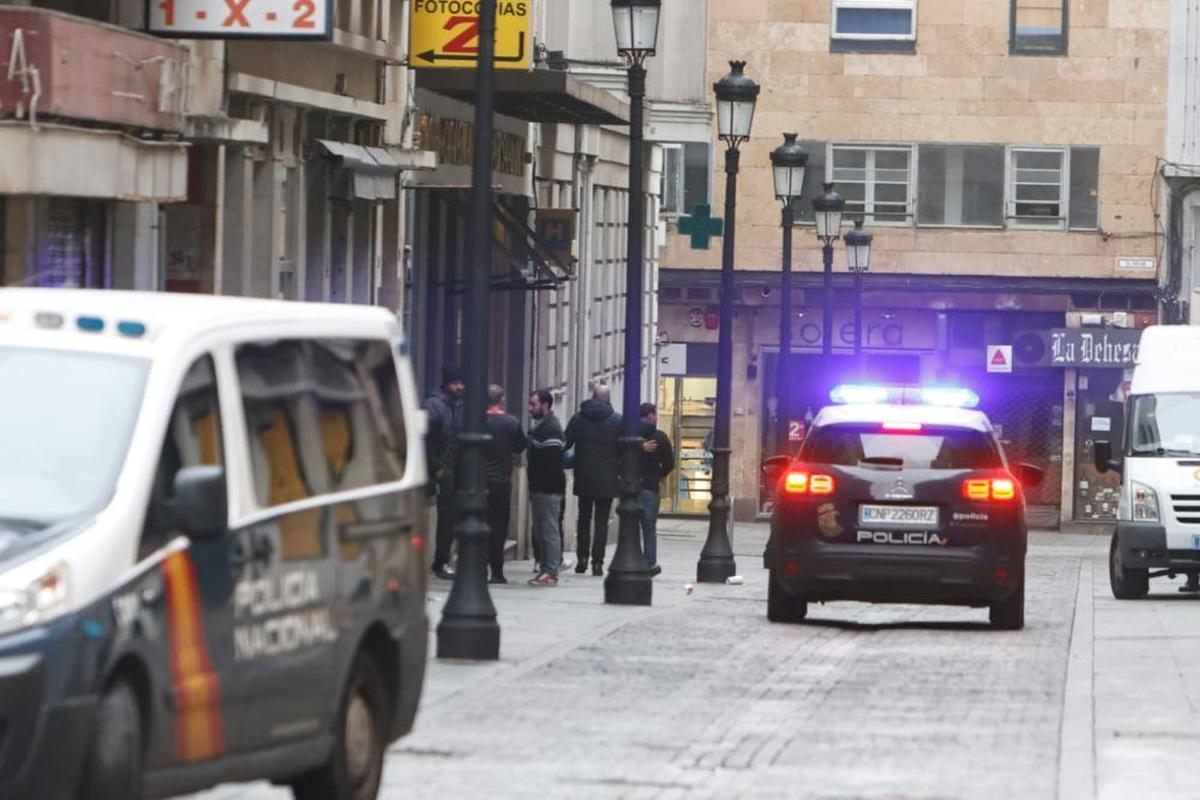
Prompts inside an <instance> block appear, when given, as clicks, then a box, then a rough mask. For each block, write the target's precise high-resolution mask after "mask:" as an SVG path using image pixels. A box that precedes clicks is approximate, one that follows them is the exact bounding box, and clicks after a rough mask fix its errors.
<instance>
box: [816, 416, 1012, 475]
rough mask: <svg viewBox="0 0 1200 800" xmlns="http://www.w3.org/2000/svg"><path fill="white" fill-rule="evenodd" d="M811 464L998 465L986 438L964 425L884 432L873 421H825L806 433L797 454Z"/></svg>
mask: <svg viewBox="0 0 1200 800" xmlns="http://www.w3.org/2000/svg"><path fill="white" fill-rule="evenodd" d="M800 457H801V459H803V460H804V461H807V462H809V463H813V464H831V465H834V466H840V467H856V466H860V465H862V466H871V465H889V466H892V465H894V466H901V467H904V468H906V469H995V468H998V467H1001V466H1003V465H1002V464H1001V462H1000V455H999V453H998V452H996V449H995V447H993V446H992V443H991V440H990V439H989V437H988V436H987V435H986V434H984V433H981V432H979V431H974V430H970V429H968V428H949V427H930V426H926V427H925V428H923V429H922V430H920V431H912V432H907V431H906V432H903V433H889V432H886V431H883V430H882V429H881V427H880V426H879V425H828V426H823V427H819V428H817V429H816V430H815V431H813V432H812V434H810V436H809V437H808V439H807V441H806V442H805V445H804V449H803V450H802V452H801V454H800Z"/></svg>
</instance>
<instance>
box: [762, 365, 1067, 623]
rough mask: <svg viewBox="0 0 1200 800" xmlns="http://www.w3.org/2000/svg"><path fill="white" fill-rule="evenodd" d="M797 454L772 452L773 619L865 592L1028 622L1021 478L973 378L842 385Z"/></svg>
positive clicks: (794, 618)
mask: <svg viewBox="0 0 1200 800" xmlns="http://www.w3.org/2000/svg"><path fill="white" fill-rule="evenodd" d="M830 399H831V400H832V401H833V403H834V405H831V406H828V407H826V408H824V409H822V410H821V412H820V413H819V414H818V415H817V417H816V419H814V420H813V424H812V429H811V431H810V432H809V434H808V436H806V437H805V440H804V444H803V445H802V446H801V448H800V451H799V453H798V454H797V455H796V457H795V458H794V459H790V458H787V457H777V458H773V459H768V460H767V462H766V470H767V472H768V477H769V478H771V479H774V480H777V481H778V487H779V488H778V499H777V501H776V504H775V510H774V515H773V516H772V519H771V535H770V539H769V541H768V543H767V550H766V553H765V556H764V560H765V566H766V567H767V568H768V569H770V570H771V577H770V582H769V591H768V593H767V616H768V618H769V619H770V620H771V621H773V622H800V621H801V620H803V619H804V618H805V616H806V615H807V613H808V604H809V603H814V602H816V603H825V602H830V601H835V600H857V601H864V602H872V603H930V604H940V605H962V606H972V607H977V608H978V607H985V608H987V609H988V617H989V620H990V622H991V624H992V625H993V627H996V628H1000V629H1003V630H1018V629H1020V628H1022V627H1024V625H1025V552H1026V547H1027V540H1028V529H1027V528H1026V523H1025V501H1024V494H1023V491H1022V488H1023V487H1033V486H1037V485H1038V484H1040V483H1041V482H1042V480H1043V478H1044V475H1043V473H1042V471H1041V470H1040V469H1038V468H1037V467H1035V466H1032V465H1029V464H1009V462H1008V460H1007V458H1006V457H1005V454H1004V450H1003V449H1002V448H1001V446H1000V443H999V441H998V440H997V439H996V435H995V433H994V431H993V430H992V426H991V423H990V422H989V421H988V418H987V416H986V415H984V414H983V412H981V411H977V410H975V406H977V405H978V403H979V397H978V396H977V395H976V394H975V393H974V392H973V391H971V390H970V389H966V388H963V387H911V386H872V385H843V386H838V387H836V388H835V389H834V390H833V391H832V392H831V393H830Z"/></svg>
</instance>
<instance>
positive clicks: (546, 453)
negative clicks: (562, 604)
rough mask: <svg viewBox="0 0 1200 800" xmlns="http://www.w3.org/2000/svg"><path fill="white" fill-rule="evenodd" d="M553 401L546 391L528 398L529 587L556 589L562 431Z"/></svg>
mask: <svg viewBox="0 0 1200 800" xmlns="http://www.w3.org/2000/svg"><path fill="white" fill-rule="evenodd" d="M553 407H554V397H553V395H551V394H550V392H549V391H548V390H546V389H538V390H537V391H536V392H534V393H533V394H531V395H529V416H530V418H531V419H532V420H533V427H532V428H530V430H529V468H528V470H527V474H528V477H529V504H530V506H531V510H532V512H533V545H534V552H535V554H536V556H537V562H538V565H539V566H538V574H537V577H535V578H534V579H533V580H531V581H529V583H530V585H532V586H557V585H558V570H559V568H560V567H561V566H562V514H563V511H562V509H563V494H564V493H565V492H566V490H567V477H566V474H565V473H564V472H563V444H564V442H563V429H562V425H561V424H560V423H559V421H558V418H557V417H555V416H554V412H553V411H552V410H551V409H552V408H553Z"/></svg>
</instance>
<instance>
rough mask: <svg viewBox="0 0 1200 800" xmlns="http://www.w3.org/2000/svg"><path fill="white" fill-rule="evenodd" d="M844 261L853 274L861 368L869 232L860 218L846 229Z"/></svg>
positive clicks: (857, 353) (856, 341)
mask: <svg viewBox="0 0 1200 800" xmlns="http://www.w3.org/2000/svg"><path fill="white" fill-rule="evenodd" d="M844 238H845V240H846V261H847V262H848V264H849V265H850V272H851V273H853V275H854V357H855V358H856V359H858V361H859V368H860V369H861V368H862V348H863V336H862V316H863V313H862V312H863V276H864V275H866V274H867V271H868V270H869V269H871V240H872V239H873V238H875V237H873V236H872V235H871V234H869V233H867V232H866V231H864V230H863V224H862V220H861V219H856V220H854V230H852V231H847V232H846V236H845V237H844Z"/></svg>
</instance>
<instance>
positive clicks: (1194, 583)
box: [1179, 572, 1200, 593]
mask: <svg viewBox="0 0 1200 800" xmlns="http://www.w3.org/2000/svg"><path fill="white" fill-rule="evenodd" d="M1179 591H1181V592H1186V593H1192V592H1200V573H1195V572H1193V573H1192V574H1190V575H1188V579H1187V583H1185V584H1184V585H1183V586H1180V587H1179Z"/></svg>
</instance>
